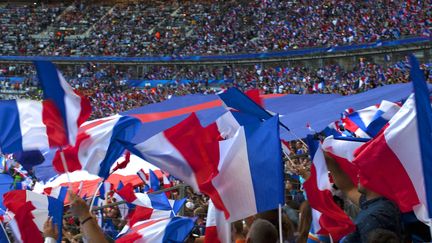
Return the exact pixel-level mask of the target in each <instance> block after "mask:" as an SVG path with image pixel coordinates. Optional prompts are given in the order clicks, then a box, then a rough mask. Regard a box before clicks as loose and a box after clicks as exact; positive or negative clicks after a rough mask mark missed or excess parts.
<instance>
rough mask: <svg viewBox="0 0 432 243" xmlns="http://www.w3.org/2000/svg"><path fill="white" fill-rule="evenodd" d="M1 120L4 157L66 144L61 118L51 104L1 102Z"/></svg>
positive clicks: (1, 146) (15, 101)
mask: <svg viewBox="0 0 432 243" xmlns="http://www.w3.org/2000/svg"><path fill="white" fill-rule="evenodd" d="M0 117H1V119H0V126H1V128H2V131H1V133H0V148H1V151H2V152H3V153H14V152H19V151H33V150H41V149H47V148H52V147H61V146H64V145H66V144H67V133H66V132H65V129H64V126H63V120H62V117H61V115H60V112H59V110H58V109H57V107H56V105H55V104H54V102H52V101H43V102H38V101H32V100H1V101H0Z"/></svg>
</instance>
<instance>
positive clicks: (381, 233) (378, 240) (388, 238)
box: [367, 229, 401, 243]
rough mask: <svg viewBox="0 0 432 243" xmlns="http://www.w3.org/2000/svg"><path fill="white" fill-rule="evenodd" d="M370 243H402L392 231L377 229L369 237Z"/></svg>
mask: <svg viewBox="0 0 432 243" xmlns="http://www.w3.org/2000/svg"><path fill="white" fill-rule="evenodd" d="M367 242H368V243H400V242H401V240H400V239H399V238H398V236H397V235H396V234H395V233H394V232H393V231H390V230H386V229H375V230H373V231H371V232H370V233H369V235H368V237H367Z"/></svg>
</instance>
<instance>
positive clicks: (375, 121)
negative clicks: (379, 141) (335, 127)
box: [343, 100, 400, 138]
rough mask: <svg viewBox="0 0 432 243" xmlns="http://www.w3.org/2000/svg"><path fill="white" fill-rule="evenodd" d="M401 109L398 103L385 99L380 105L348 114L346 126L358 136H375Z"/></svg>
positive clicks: (345, 121)
mask: <svg viewBox="0 0 432 243" xmlns="http://www.w3.org/2000/svg"><path fill="white" fill-rule="evenodd" d="M399 109H400V106H399V105H398V104H396V103H393V102H390V101H386V100H383V101H381V104H379V105H376V106H370V107H367V108H364V109H362V110H359V111H355V112H352V113H350V114H348V115H347V116H346V118H345V119H343V122H344V126H345V128H346V129H348V130H350V131H351V132H353V133H355V134H356V135H357V137H361V138H369V137H374V136H376V135H377V134H378V132H379V131H380V130H381V129H382V128H383V127H384V126H385V125H386V124H387V122H388V121H389V120H390V119H391V118H392V117H393V116H394V115H395V114H396V113H397V112H398V111H399Z"/></svg>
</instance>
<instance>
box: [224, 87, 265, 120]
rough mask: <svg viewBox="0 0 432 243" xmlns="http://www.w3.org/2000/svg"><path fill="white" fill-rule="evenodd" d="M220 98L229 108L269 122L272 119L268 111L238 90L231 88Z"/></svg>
mask: <svg viewBox="0 0 432 243" xmlns="http://www.w3.org/2000/svg"><path fill="white" fill-rule="evenodd" d="M219 98H220V99H221V100H222V102H223V103H224V105H225V106H226V107H227V108H231V109H234V110H237V111H240V112H243V113H246V114H249V115H252V116H255V117H257V118H259V119H261V120H267V119H269V118H271V117H272V115H271V114H270V113H269V112H268V111H266V110H265V109H264V108H262V107H261V106H260V105H258V104H257V103H255V102H254V101H253V100H252V99H251V98H249V97H248V96H247V95H245V94H244V93H243V92H241V91H240V90H239V89H237V88H229V89H228V90H227V91H225V92H224V93H222V94H219Z"/></svg>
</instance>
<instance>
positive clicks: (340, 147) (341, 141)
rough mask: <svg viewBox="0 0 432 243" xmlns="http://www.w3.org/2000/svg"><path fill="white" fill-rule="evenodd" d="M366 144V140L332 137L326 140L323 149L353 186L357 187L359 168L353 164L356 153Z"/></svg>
mask: <svg viewBox="0 0 432 243" xmlns="http://www.w3.org/2000/svg"><path fill="white" fill-rule="evenodd" d="M365 143H366V140H363V139H357V138H349V137H334V136H330V137H327V138H326V139H324V141H323V143H322V149H323V150H324V151H325V152H327V154H328V155H329V156H331V157H332V158H333V159H334V160H335V162H336V163H337V164H338V165H339V166H340V168H341V169H342V170H343V171H344V172H345V174H347V175H348V176H349V178H350V179H351V181H352V182H353V184H354V185H357V183H358V168H357V166H356V165H355V164H353V160H354V152H355V151H356V150H357V149H358V148H359V147H361V146H362V145H363V144H365Z"/></svg>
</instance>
